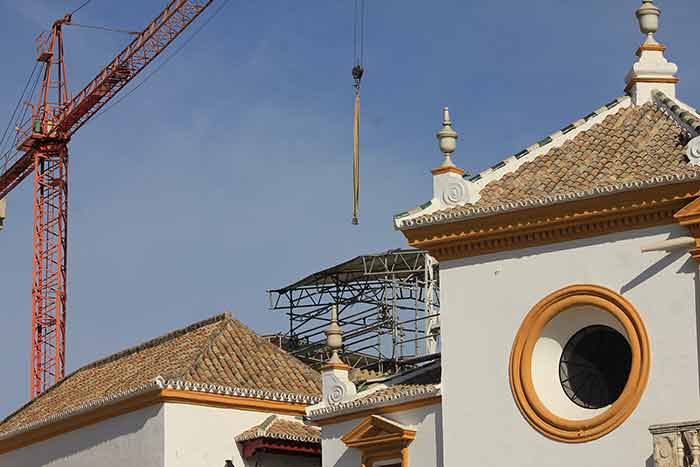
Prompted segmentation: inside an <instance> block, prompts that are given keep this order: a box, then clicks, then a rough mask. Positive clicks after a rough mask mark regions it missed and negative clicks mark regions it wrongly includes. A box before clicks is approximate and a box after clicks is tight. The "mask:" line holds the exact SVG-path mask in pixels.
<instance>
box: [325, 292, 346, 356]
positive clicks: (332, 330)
mask: <svg viewBox="0 0 700 467" xmlns="http://www.w3.org/2000/svg"><path fill="white" fill-rule="evenodd" d="M325 334H326V343H327V345H328V348H329V349H331V350H332V351H333V354H332V355H331V358H330V359H329V360H328V363H342V361H341V360H340V357H339V356H338V351H339V350H340V349H342V348H343V330H342V329H341V328H340V325H338V306H337V305H333V306H332V307H331V324H329V325H328V329H326V331H325Z"/></svg>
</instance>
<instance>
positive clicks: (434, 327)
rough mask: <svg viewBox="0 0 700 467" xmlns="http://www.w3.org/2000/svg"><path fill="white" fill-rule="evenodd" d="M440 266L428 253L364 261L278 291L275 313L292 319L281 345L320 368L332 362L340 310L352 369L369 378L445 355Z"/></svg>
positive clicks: (396, 253)
mask: <svg viewBox="0 0 700 467" xmlns="http://www.w3.org/2000/svg"><path fill="white" fill-rule="evenodd" d="M437 269H438V266H437V264H436V262H435V260H434V259H433V258H431V257H430V256H429V255H428V254H427V253H426V252H425V251H421V250H416V249H395V250H389V251H386V252H383V253H378V254H369V255H361V256H357V257H355V258H352V259H350V260H349V261H345V262H342V263H340V264H337V265H335V266H332V267H330V268H326V269H324V270H322V271H319V272H315V273H313V274H310V275H308V276H306V277H304V278H303V279H301V280H299V281H296V282H295V283H293V284H291V285H288V286H286V287H282V288H279V289H275V290H270V291H269V292H268V293H269V299H270V309H271V310H277V311H281V312H284V313H286V314H287V316H288V317H289V331H288V332H286V333H285V334H283V335H277V336H271V337H270V339H271V340H272V341H273V342H276V343H279V345H280V346H281V347H282V348H284V349H285V350H287V351H289V352H290V353H291V354H293V355H294V356H296V357H298V358H300V359H302V360H303V361H304V362H306V363H308V364H309V365H312V366H314V367H316V368H319V367H320V366H321V365H323V362H325V361H326V360H327V359H328V358H329V356H330V355H329V354H328V348H327V346H326V335H325V330H326V327H327V325H328V322H329V320H330V312H331V309H332V307H333V306H337V307H338V324H339V325H340V326H341V327H342V328H343V332H344V335H345V340H344V346H343V350H342V352H341V353H342V354H343V357H344V358H345V361H346V362H347V363H348V364H350V365H352V366H353V367H354V368H357V369H359V370H366V371H365V374H364V375H361V376H358V375H357V374H355V375H354V376H357V377H359V378H360V379H362V378H369V377H372V376H373V375H381V374H385V373H393V372H395V371H397V370H398V369H400V368H403V367H406V366H408V365H413V364H412V363H410V364H409V363H407V361H410V360H412V359H413V358H415V357H419V356H423V355H425V354H428V353H436V352H437V351H438V345H439V343H438V338H439V331H440V328H439V313H440V310H439V307H440V304H439V297H440V293H439V288H438V287H439V284H438V281H439V279H438V274H437Z"/></svg>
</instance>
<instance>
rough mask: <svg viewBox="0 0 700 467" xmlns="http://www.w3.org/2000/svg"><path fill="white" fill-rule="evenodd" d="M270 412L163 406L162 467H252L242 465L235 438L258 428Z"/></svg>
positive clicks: (193, 406) (169, 404)
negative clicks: (230, 466)
mask: <svg viewBox="0 0 700 467" xmlns="http://www.w3.org/2000/svg"><path fill="white" fill-rule="evenodd" d="M270 415H273V413H271V412H253V411H246V410H238V409H231V408H218V407H206V406H202V405H192V404H176V403H166V404H165V427H166V432H165V465H166V467H196V466H203V467H204V466H223V465H224V463H225V461H226V460H227V459H230V460H231V461H232V462H233V465H235V466H237V467H239V466H250V467H254V466H255V459H251V460H250V461H244V460H243V458H242V450H241V449H240V448H239V446H238V444H237V443H236V441H235V439H234V438H235V437H236V435H238V434H240V433H242V432H244V431H246V430H247V429H249V428H251V427H253V426H255V425H259V424H260V423H262V422H263V421H264V420H265V419H266V418H267V417H269V416H270Z"/></svg>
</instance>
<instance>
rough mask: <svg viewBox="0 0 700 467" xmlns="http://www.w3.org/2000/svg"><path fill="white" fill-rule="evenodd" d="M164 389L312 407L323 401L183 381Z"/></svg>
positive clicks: (297, 395) (311, 397) (168, 382)
mask: <svg viewBox="0 0 700 467" xmlns="http://www.w3.org/2000/svg"><path fill="white" fill-rule="evenodd" d="M163 389H174V390H177V391H192V392H202V393H207V394H219V395H223V396H233V397H246V398H251V399H260V400H267V401H279V402H290V403H294V404H304V405H312V404H317V403H319V402H320V401H321V397H320V396H309V395H305V394H294V393H286V392H277V391H266V390H262V389H246V388H237V387H231V386H222V385H218V384H207V383H196V382H190V381H181V380H168V381H167V382H164V386H163Z"/></svg>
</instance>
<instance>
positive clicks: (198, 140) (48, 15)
mask: <svg viewBox="0 0 700 467" xmlns="http://www.w3.org/2000/svg"><path fill="white" fill-rule="evenodd" d="M367 1H368V4H369V5H368V21H367V38H366V46H365V47H366V68H367V72H366V75H365V79H364V88H363V122H362V123H363V128H362V131H363V135H362V137H363V142H362V208H361V224H360V226H358V227H353V226H352V225H350V217H351V186H352V185H351V170H352V160H351V155H352V146H351V145H352V127H351V123H352V113H351V112H352V86H351V85H352V80H351V77H350V68H351V66H352V1H351V0H342V1H341V0H332V1H327V0H326V1H316V0H307V1H303V2H298V1H297V2H293V1H290V0H268V1H266V2H241V1H237V0H231V1H229V2H228V4H227V5H226V7H225V8H224V9H223V10H222V11H221V13H220V14H219V15H218V16H217V17H216V18H214V19H213V21H212V22H211V23H209V24H208V26H207V27H206V28H205V29H203V30H202V32H201V33H200V34H198V35H197V37H196V38H194V40H193V41H192V42H191V43H190V44H189V45H188V46H187V47H186V48H184V49H183V50H182V52H181V53H179V54H178V55H177V56H176V57H175V58H174V59H173V60H172V61H171V62H169V63H168V64H167V65H166V66H164V67H163V68H162V70H161V71H160V72H159V73H158V74H156V75H155V76H154V77H153V78H152V79H151V80H150V81H149V82H148V83H147V84H145V85H144V86H143V87H141V88H140V89H139V90H137V91H136V92H135V93H134V94H133V95H132V96H131V97H129V98H128V99H126V100H125V101H124V102H123V103H121V104H119V105H118V106H116V107H115V108H114V109H112V110H111V111H109V112H108V113H106V114H104V115H103V116H101V117H99V118H98V119H96V120H95V121H94V122H92V123H91V124H89V125H88V126H86V127H85V128H83V129H82V130H81V131H80V132H79V133H78V134H77V135H76V137H75V138H74V140H73V142H72V143H71V173H70V183H71V185H70V189H71V192H70V260H69V261H70V266H69V268H70V278H69V281H70V282H69V291H68V292H69V316H68V369H69V371H70V370H73V369H76V368H77V367H79V366H81V365H83V364H85V363H88V362H90V361H92V360H95V359H97V358H99V357H101V356H105V355H108V354H110V353H113V352H115V351H118V350H120V349H122V348H124V347H127V346H131V345H134V344H138V343H139V342H141V341H144V340H146V339H148V338H151V337H154V336H157V335H159V334H162V333H165V332H167V331H169V330H171V329H174V328H177V327H181V326H183V325H186V324H188V323H190V322H193V321H197V320H200V319H203V318H206V317H209V316H211V315H213V314H216V313H219V312H221V311H224V310H229V311H231V312H232V313H234V314H235V315H236V316H237V317H238V318H239V319H241V320H242V321H244V322H245V323H247V324H249V325H250V326H251V327H253V328H254V329H255V330H257V331H260V332H271V331H276V330H283V329H284V327H285V324H286V322H285V320H284V317H283V316H280V315H277V314H274V313H272V312H270V311H268V310H267V305H266V294H265V290H266V289H269V288H275V287H279V286H283V285H285V284H287V283H290V282H292V281H294V280H295V279H297V278H299V277H301V276H304V275H306V274H308V273H311V272H314V271H316V270H319V269H321V268H323V267H326V266H329V265H331V264H334V263H335V262H338V261H340V260H343V259H346V258H349V257H352V256H355V255H358V254H361V253H368V252H376V251H382V250H385V249H388V248H395V247H402V246H405V244H406V243H405V240H404V239H403V237H402V236H401V235H400V234H399V233H397V232H395V231H394V230H393V228H392V225H391V217H392V215H393V214H394V213H396V212H400V211H403V210H405V209H406V208H410V207H413V206H416V205H418V204H420V203H422V202H424V201H426V200H428V199H429V198H430V193H431V179H430V175H429V170H430V169H431V168H433V167H435V166H436V165H438V164H439V163H440V162H441V156H440V154H439V152H438V150H437V143H436V140H435V137H434V133H435V131H436V130H437V129H438V128H439V126H440V109H441V108H442V107H443V106H444V105H449V106H450V108H451V110H452V117H453V120H454V126H455V128H456V129H457V130H458V131H459V132H460V135H461V139H460V144H459V148H458V150H457V153H456V154H455V156H454V159H455V161H456V162H457V163H458V164H460V165H461V166H462V167H464V168H466V169H467V170H469V171H472V172H476V171H478V170H480V169H483V168H485V167H487V166H488V165H491V164H493V163H495V162H497V161H499V160H501V159H504V158H506V157H508V156H509V155H511V154H514V153H516V152H518V151H519V150H520V149H521V148H523V147H526V146H529V145H530V144H532V143H533V142H535V141H538V140H540V139H541V138H542V137H544V136H546V135H548V134H550V133H552V132H553V131H556V130H557V129H559V128H561V127H563V126H565V125H566V124H568V123H569V122H571V121H574V120H576V119H578V118H579V117H581V116H583V115H586V114H588V113H589V112H590V111H592V110H594V109H596V108H598V107H600V106H601V105H602V104H604V103H606V102H608V101H610V100H612V99H613V98H615V97H617V96H620V95H622V93H623V89H624V82H623V78H624V75H625V73H626V72H627V70H628V69H629V67H630V66H631V64H632V63H633V60H634V58H635V57H634V52H635V50H636V48H637V46H638V45H639V44H640V43H641V41H642V36H641V34H640V33H639V31H638V29H637V24H636V20H635V18H634V10H635V9H636V8H637V7H638V5H639V2H638V1H637V0H617V1H614V2H611V1H610V0H590V1H587V2H574V1H561V0H558V1H555V0H533V1H530V2H516V1H506V2H484V1H478V2H477V1H464V0H433V1H431V2H424V1H417V0H367ZM79 3H81V2H79V1H78V0H71V1H68V0H32V2H25V1H21V0H0V9H1V11H2V13H1V14H0V43H2V44H3V50H4V53H3V54H2V55H1V58H0V69H2V71H3V86H2V87H1V88H0V119H2V125H3V126H4V124H5V123H6V119H7V118H9V114H10V112H11V110H12V108H13V107H14V105H15V103H16V101H17V99H18V97H19V93H20V92H21V89H22V86H23V85H24V82H25V80H26V77H27V75H28V74H29V71H30V70H31V68H32V66H33V65H34V52H33V51H34V39H35V37H36V35H37V34H38V33H39V32H40V31H42V30H43V29H46V28H47V27H49V26H50V24H51V22H52V21H53V20H54V19H57V18H59V17H61V16H63V14H64V13H65V12H67V11H69V10H71V9H73V8H75V7H76V6H77V5H78V4H79ZM165 3H166V2H165V0H146V1H144V0H140V1H136V0H124V1H120V2H109V1H106V0H93V2H92V3H91V4H90V5H89V6H87V7H85V8H84V9H83V10H81V11H80V12H79V13H78V14H77V15H76V17H75V18H74V21H75V22H79V23H82V24H90V25H104V26H110V27H120V28H125V29H141V28H142V27H143V26H144V25H145V24H146V23H147V22H148V21H149V20H150V19H151V18H152V17H153V16H154V15H155V14H156V13H157V12H158V11H159V10H160V9H161V8H162V7H163V6H164V5H165ZM220 3H221V0H216V1H215V2H214V5H213V6H212V8H211V9H212V10H215V9H216V8H217V6H218V4H220ZM30 4H31V6H29V5H30ZM657 4H658V5H659V6H660V7H661V8H662V9H663V10H664V15H663V16H662V23H661V24H662V26H661V31H660V32H659V34H658V35H657V38H658V39H659V40H660V41H661V42H663V43H664V44H666V45H667V46H668V47H669V48H668V51H667V56H668V57H669V58H670V59H671V60H673V61H674V62H676V63H677V64H678V65H679V67H680V72H679V76H680V77H681V79H682V81H681V84H680V85H679V97H680V98H681V99H683V100H685V101H686V102H688V103H690V104H692V105H694V106H696V107H697V106H699V105H700V62H699V61H698V59H697V43H698V42H697V35H696V34H695V33H694V32H695V31H696V30H697V24H698V21H699V20H700V8H699V7H698V6H697V2H696V0H674V1H673V2H671V1H670V0H665V1H663V0H659V1H658V2H657ZM211 13H212V11H210V12H209V14H211ZM207 16H208V15H207ZM202 20H205V18H202V19H200V22H201V21H202ZM65 34H66V42H67V43H66V56H67V61H68V66H69V70H70V71H69V73H70V77H69V80H70V81H69V82H70V85H71V90H72V91H74V92H75V91H77V90H79V87H82V85H83V84H85V83H86V82H87V81H88V80H89V79H91V78H92V77H93V76H94V75H95V74H96V72H97V71H98V70H99V69H100V67H101V66H102V65H104V64H105V63H106V62H107V61H109V60H110V59H111V58H112V56H113V55H114V54H115V53H116V52H118V51H119V50H121V48H122V47H123V46H124V45H126V43H127V42H128V37H126V36H123V35H118V34H111V33H102V32H91V31H84V30H78V29H68V30H67V31H66V33H65ZM3 109H4V110H3ZM31 229H32V200H31V183H30V182H29V181H25V183H23V184H22V185H21V186H20V187H19V188H18V189H16V190H15V191H14V192H13V193H11V195H10V196H9V198H8V219H7V222H6V228H5V230H4V231H2V232H0V259H1V263H0V320H1V321H0V374H2V375H3V385H2V387H3V389H2V391H3V392H2V397H1V398H0V414H6V413H8V412H10V411H11V410H13V409H14V408H16V407H17V406H18V405H20V404H22V403H24V402H25V401H26V399H27V397H28V393H29V389H28V378H29V376H28V374H29V371H28V370H29V355H30V334H31V332H30V331H31V314H30V304H31V300H30V289H31V265H32V261H31V247H32V245H31V244H32V241H31V239H32V230H31ZM465 286H468V285H465ZM475 293H476V291H475ZM451 312H468V311H467V310H451Z"/></svg>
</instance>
